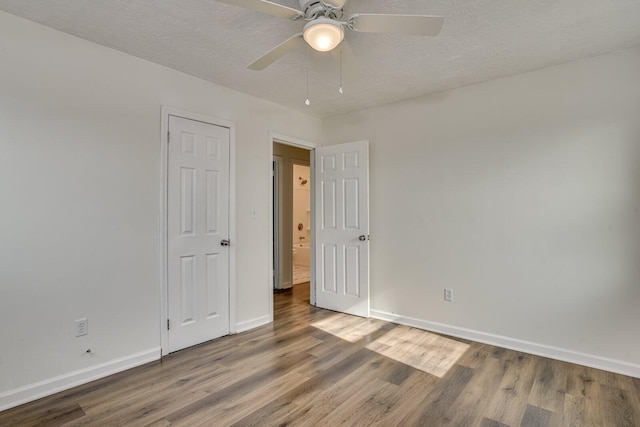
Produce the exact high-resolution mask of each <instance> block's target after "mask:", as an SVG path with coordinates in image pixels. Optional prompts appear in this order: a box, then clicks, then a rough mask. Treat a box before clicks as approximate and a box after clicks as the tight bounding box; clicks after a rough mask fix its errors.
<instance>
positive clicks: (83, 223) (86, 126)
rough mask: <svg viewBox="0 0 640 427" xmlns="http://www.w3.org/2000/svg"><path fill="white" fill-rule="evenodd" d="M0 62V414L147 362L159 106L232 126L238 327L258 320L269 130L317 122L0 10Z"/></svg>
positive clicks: (314, 133) (154, 301)
mask: <svg viewBox="0 0 640 427" xmlns="http://www.w3.org/2000/svg"><path fill="white" fill-rule="evenodd" d="M0 64H2V65H1V66H0V197H1V199H0V200H1V202H0V203H1V204H2V208H1V209H0V242H1V244H0V292H1V294H0V343H1V344H0V346H1V349H2V350H1V351H0V409H1V408H2V407H6V406H8V405H12V404H15V403H16V402H18V401H20V399H22V400H25V399H28V398H31V397H33V396H34V395H36V394H37V393H40V392H46V391H47V390H49V391H51V389H52V388H55V387H64V386H65V385H69V384H70V383H72V382H73V381H76V380H77V381H82V380H83V379H86V378H89V377H91V375H93V374H104V373H106V372H107V371H109V370H110V369H121V368H122V367H125V366H128V365H131V364H136V363H141V362H143V361H145V360H151V359H155V358H157V357H158V356H159V354H160V353H159V346H160V324H161V320H160V302H159V298H160V284H159V281H160V254H159V251H160V246H159V243H158V241H159V219H158V218H159V215H160V207H161V199H160V118H161V115H160V108H161V106H162V105H167V106H171V107H176V108H180V109H183V110H187V111H191V112H195V113H200V114H205V115H209V116H213V117H219V118H222V119H226V120H230V121H232V122H235V124H236V137H237V138H236V147H237V159H236V168H237V169H236V170H237V204H236V209H237V242H234V244H235V245H236V248H237V267H238V268H237V321H238V323H240V324H244V325H247V324H254V323H255V322H256V321H259V320H260V319H263V320H264V321H268V319H269V312H268V311H269V303H268V302H269V298H271V295H270V293H269V292H268V283H269V280H270V279H269V277H270V260H269V259H268V245H269V244H268V242H269V236H268V230H269V224H268V216H269V215H268V205H269V200H268V197H269V196H268V195H269V187H270V169H269V162H270V158H269V156H270V154H269V153H270V144H271V141H270V139H269V132H270V131H275V132H279V133H282V134H287V135H292V136H296V137H299V138H304V139H308V140H318V135H319V133H320V120H318V119H315V118H312V117H309V116H305V115H302V114H299V113H296V112H294V111H291V110H288V109H285V108H283V107H280V106H277V105H275V104H272V103H269V102H266V101H263V100H260V99H257V98H254V97H251V96H248V95H244V94H241V93H238V92H235V91H232V90H229V89H226V88H223V87H220V86H216V85H214V84H211V83H208V82H205V81H202V80H199V79H196V78H193V77H190V76H187V75H185V74H182V73H179V72H176V71H173V70H170V69H168V68H165V67H162V66H158V65H155V64H152V63H149V62H146V61H143V60H140V59H137V58H134V57H131V56H128V55H125V54H123V53H120V52H117V51H114V50H111V49H108V48H105V47H102V46H99V45H96V44H92V43H90V42H87V41H84V40H81V39H78V38H75V37H72V36H69V35H66V34H64V33H61V32H58V31H55V30H52V29H49V28H46V27H43V26H40V25H38V24H35V23H31V22H28V21H25V20H22V19H20V18H17V17H14V16H12V15H8V14H6V13H2V12H0ZM251 207H255V208H256V209H257V212H258V218H257V219H255V220H252V219H250V208H251ZM247 266H251V268H246V267H247ZM80 317H88V319H89V335H88V336H87V337H84V338H75V337H74V326H73V321H74V319H76V318H80ZM88 348H91V349H92V350H93V352H94V355H87V354H85V350H86V349H88ZM82 369H87V371H86V372H84V371H79V370H82ZM57 376H61V377H59V378H58V377H57ZM41 381H43V383H42V384H36V383H38V382H41ZM34 385H36V387H35V388H33V387H32V386H34Z"/></svg>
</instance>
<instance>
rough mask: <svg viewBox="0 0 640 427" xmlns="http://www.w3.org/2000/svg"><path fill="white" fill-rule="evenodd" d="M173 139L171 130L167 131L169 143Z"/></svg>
mask: <svg viewBox="0 0 640 427" xmlns="http://www.w3.org/2000/svg"><path fill="white" fill-rule="evenodd" d="M169 141H171V132H169V131H167V144H168V143H169Z"/></svg>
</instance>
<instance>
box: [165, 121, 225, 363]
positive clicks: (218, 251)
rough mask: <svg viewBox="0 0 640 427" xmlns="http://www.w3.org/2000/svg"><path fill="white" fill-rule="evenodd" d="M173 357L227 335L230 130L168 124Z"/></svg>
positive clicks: (198, 124)
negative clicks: (193, 346)
mask: <svg viewBox="0 0 640 427" xmlns="http://www.w3.org/2000/svg"><path fill="white" fill-rule="evenodd" d="M169 133H170V136H169V147H168V182H167V184H168V197H167V204H168V212H167V213H168V215H167V224H168V226H167V233H168V235H167V247H168V255H167V276H168V281H167V286H168V292H167V298H168V320H169V322H167V327H168V329H169V332H168V348H169V352H172V351H177V350H180V349H183V348H185V347H190V346H192V345H196V344H199V343H202V342H205V341H209V340H212V339H214V338H218V337H221V336H223V335H228V334H229V324H230V322H229V241H228V239H229V179H230V171H229V167H230V164H229V161H230V160H229V147H230V130H229V128H226V127H221V126H216V125H213V124H209V123H203V122H200V121H196V120H190V119H186V118H182V117H176V116H170V118H169Z"/></svg>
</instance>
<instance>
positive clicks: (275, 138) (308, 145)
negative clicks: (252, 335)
mask: <svg viewBox="0 0 640 427" xmlns="http://www.w3.org/2000/svg"><path fill="white" fill-rule="evenodd" d="M274 142H277V143H278V144H284V145H291V146H293V147H300V148H304V149H306V150H309V167H310V168H311V171H310V172H311V182H313V180H314V173H315V172H314V168H313V162H314V149H315V148H316V147H317V146H318V144H315V143H313V142H310V141H305V140H303V139H299V138H294V137H291V136H287V135H282V134H280V133H277V132H269V175H268V176H271V168H272V167H273V166H272V161H273V143H274ZM314 195H315V192H314V189H313V186H311V194H310V196H311V212H310V214H311V241H312V242H313V241H315V235H316V230H315V215H314V214H313V199H314ZM314 254H315V251H314V249H313V247H311V282H310V284H309V290H310V296H309V299H310V303H311V305H315V304H316V294H315V290H316V289H315V284H316V281H315V262H314ZM272 268H273V186H272V185H271V181H269V271H270V272H271V274H269V280H267V282H268V286H267V292H268V293H267V295H268V301H269V319H270V322H273V271H271V269H272Z"/></svg>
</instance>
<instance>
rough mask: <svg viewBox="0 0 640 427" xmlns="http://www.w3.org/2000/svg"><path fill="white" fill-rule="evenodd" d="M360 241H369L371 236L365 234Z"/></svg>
mask: <svg viewBox="0 0 640 427" xmlns="http://www.w3.org/2000/svg"><path fill="white" fill-rule="evenodd" d="M358 240H360V241H361V242H365V241H367V240H369V235H368V234H367V235H366V236H365V235H364V234H363V235H362V236H359V237H358Z"/></svg>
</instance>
